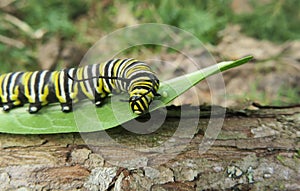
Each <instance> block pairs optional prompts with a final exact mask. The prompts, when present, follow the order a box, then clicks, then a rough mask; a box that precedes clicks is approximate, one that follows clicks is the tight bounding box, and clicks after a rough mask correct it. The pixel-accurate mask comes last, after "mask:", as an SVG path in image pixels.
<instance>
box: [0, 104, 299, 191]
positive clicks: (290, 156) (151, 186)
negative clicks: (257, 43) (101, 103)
mask: <svg viewBox="0 0 300 191" xmlns="http://www.w3.org/2000/svg"><path fill="white" fill-rule="evenodd" d="M195 109H196V110H198V108H195V107H189V106H185V107H184V113H182V115H180V114H181V112H180V111H183V110H182V108H179V107H172V108H168V117H167V119H166V120H165V122H164V123H163V125H162V126H161V127H160V128H159V129H158V130H156V131H154V130H155V129H154V130H153V131H154V132H152V133H148V134H138V133H132V132H130V131H128V130H126V129H124V128H122V127H117V128H114V129H111V130H108V131H105V133H104V132H98V133H85V134H79V133H69V134H52V135H12V134H0V190H120V191H121V190H157V191H161V190H300V183H299V180H300V107H296V106H295V107H290V108H260V109H258V110H251V111H250V110H243V111H234V110H227V111H226V117H225V119H224V123H223V126H222V129H221V131H220V132H214V130H216V131H217V129H214V127H212V129H211V130H209V131H206V130H208V129H207V127H208V124H210V123H211V119H210V117H209V115H210V107H208V108H200V111H201V116H200V118H199V117H198V116H197V115H194V113H195V112H194V111H195ZM215 111H217V112H216V113H214V115H213V119H214V120H218V119H220V120H221V122H222V116H221V115H218V111H220V113H222V112H221V111H223V108H221V107H217V109H216V110H215ZM158 114H159V113H158ZM158 116H159V115H158ZM140 124H142V123H138V125H140ZM195 124H196V128H189V127H191V126H195ZM212 124H213V123H212ZM131 125H132V123H128V124H125V127H126V126H131ZM138 125H137V126H138ZM132 126H134V124H133V125H132ZM148 126H149V127H150V130H149V131H151V127H152V126H153V124H152V125H151V124H149V123H148ZM179 126H181V127H184V128H182V129H181V130H179V131H177V130H178V127H179ZM135 128H138V127H135ZM210 133H217V134H218V136H217V139H216V140H215V141H214V140H213V136H210V135H209V134H210ZM205 137H206V139H205ZM204 140H205V141H204ZM116 143H118V144H116ZM164 144H165V146H163V147H162V145H164ZM211 144H212V145H211ZM209 145H211V146H210V147H208V146H209ZM207 148H208V149H207ZM206 149H207V150H206Z"/></svg>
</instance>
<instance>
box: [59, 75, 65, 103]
mask: <svg viewBox="0 0 300 191" xmlns="http://www.w3.org/2000/svg"><path fill="white" fill-rule="evenodd" d="M58 78H59V82H60V83H59V84H58V85H59V87H60V95H61V97H62V98H63V99H64V100H66V99H67V98H66V92H65V88H64V83H65V80H64V79H65V72H64V71H63V70H62V71H60V72H59V77H58Z"/></svg>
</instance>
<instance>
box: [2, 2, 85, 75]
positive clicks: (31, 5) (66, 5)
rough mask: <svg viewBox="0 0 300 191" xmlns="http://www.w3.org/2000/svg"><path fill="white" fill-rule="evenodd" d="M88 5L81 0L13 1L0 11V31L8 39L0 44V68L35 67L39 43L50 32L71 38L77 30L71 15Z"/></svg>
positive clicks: (81, 12)
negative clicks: (8, 7) (6, 9)
mask: <svg viewBox="0 0 300 191" xmlns="http://www.w3.org/2000/svg"><path fill="white" fill-rule="evenodd" d="M88 6H89V3H88V1H87V2H83V1H80V0H73V1H59V0H52V1H39V0H27V1H25V0H20V1H15V2H13V3H12V4H11V5H10V9H9V11H4V12H0V34H1V35H2V36H4V37H7V38H8V39H9V41H11V43H6V44H5V43H4V44H0V54H1V55H2V56H1V69H0V72H1V73H5V72H8V71H18V70H31V69H38V66H37V65H38V64H37V59H36V48H37V45H38V43H40V42H44V41H46V40H47V39H48V38H50V37H53V36H57V37H59V38H62V39H66V40H71V39H72V38H74V37H75V36H76V35H77V31H76V28H75V25H74V23H73V19H76V18H77V17H79V16H80V15H81V14H84V13H86V12H87V10H88V8H89V7H88ZM7 18H9V19H7ZM14 20H19V21H17V22H14ZM24 26H25V27H24ZM38 33H40V35H39V34H38ZM15 43H20V44H21V45H22V46H17V45H15Z"/></svg>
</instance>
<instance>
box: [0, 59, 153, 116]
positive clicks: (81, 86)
mask: <svg viewBox="0 0 300 191" xmlns="http://www.w3.org/2000/svg"><path fill="white" fill-rule="evenodd" d="M158 88H159V80H158V78H157V77H156V75H155V74H154V72H153V71H152V70H151V68H150V66H149V65H147V64H146V63H144V62H142V61H138V60H135V59H132V58H130V59H111V60H109V61H107V62H104V63H100V64H93V65H87V66H84V67H79V68H70V69H64V70H61V71H48V70H43V71H34V72H11V73H7V74H2V75H0V97H1V99H0V106H2V108H3V111H6V112H8V111H10V110H11V109H13V108H15V107H20V106H23V105H24V104H26V103H29V109H28V112H29V113H31V114H33V113H37V112H38V111H39V110H40V109H41V108H42V107H43V106H45V105H48V104H49V103H55V102H59V103H60V105H61V110H62V112H70V111H72V109H73V108H72V103H73V102H74V103H76V102H78V101H79V100H82V99H89V100H91V101H93V102H94V104H95V105H96V106H97V107H100V106H101V105H102V103H103V99H105V98H106V97H107V96H109V95H111V94H119V93H121V92H127V93H128V94H129V100H128V102H129V106H130V108H131V110H132V112H134V113H136V114H138V115H140V114H143V113H145V112H146V111H147V110H148V109H149V105H150V103H151V102H152V101H153V99H154V97H155V96H159V94H158V93H157V91H158Z"/></svg>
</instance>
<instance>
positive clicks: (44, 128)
mask: <svg viewBox="0 0 300 191" xmlns="http://www.w3.org/2000/svg"><path fill="white" fill-rule="evenodd" d="M251 59H252V56H248V57H245V58H242V59H240V60H236V61H228V62H221V63H219V64H216V65H213V66H210V67H207V68H204V69H202V70H198V71H196V72H193V73H190V74H187V75H184V76H180V77H178V78H174V79H171V80H169V81H166V82H163V83H162V84H161V86H160V88H159V93H160V94H161V95H162V96H161V97H160V98H159V99H158V100H155V101H154V102H153V103H152V104H151V106H150V111H153V110H156V109H158V108H160V107H163V106H165V105H166V104H168V103H170V102H171V101H172V100H174V99H175V98H176V97H178V96H180V95H181V94H183V93H184V92H185V91H187V90H188V89H190V88H191V87H193V86H194V85H196V84H197V83H199V82H200V81H201V80H203V79H205V78H207V77H209V76H211V75H213V74H216V73H219V72H222V71H225V70H228V69H230V68H233V67H236V66H239V65H242V64H244V63H246V62H248V61H249V60H251ZM120 99H124V95H116V96H112V97H111V98H110V99H108V100H107V103H105V104H104V105H103V106H102V107H100V108H95V106H94V105H93V104H92V103H91V102H89V101H83V102H81V103H80V104H77V106H75V111H74V112H71V113H62V112H61V111H60V105H59V104H53V105H50V106H47V107H44V108H43V109H42V110H41V111H40V112H39V113H38V114H29V113H28V112H27V107H26V106H25V107H22V108H16V109H14V110H12V111H10V112H9V113H4V112H0V132H2V133H13V134H50V133H68V132H93V131H99V130H104V129H109V128H112V127H115V126H118V125H120V124H122V123H125V122H127V121H129V120H131V119H134V118H136V117H137V115H135V114H133V113H132V112H131V111H130V109H129V104H128V102H122V101H120ZM125 99H126V97H125ZM127 99H128V98H127Z"/></svg>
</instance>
